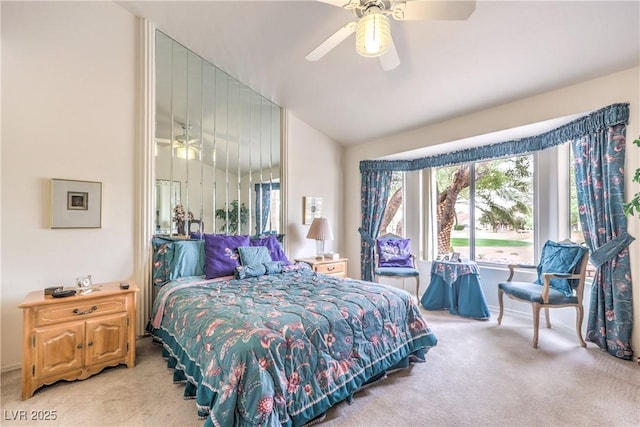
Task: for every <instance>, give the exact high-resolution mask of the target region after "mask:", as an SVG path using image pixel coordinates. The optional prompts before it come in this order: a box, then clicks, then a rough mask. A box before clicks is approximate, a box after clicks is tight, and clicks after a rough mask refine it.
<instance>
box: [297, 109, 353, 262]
mask: <svg viewBox="0 0 640 427" xmlns="http://www.w3.org/2000/svg"><path fill="white" fill-rule="evenodd" d="M286 122H287V129H285V130H284V132H285V133H286V134H287V135H288V149H287V156H288V167H287V172H286V177H287V178H286V179H287V189H286V192H287V194H286V197H287V204H288V208H287V210H288V224H286V227H285V229H286V230H287V231H286V232H287V237H286V238H287V243H288V245H289V246H288V249H289V253H288V256H289V258H290V259H291V260H293V259H294V258H305V257H310V256H315V254H316V242H315V240H309V239H307V233H308V232H309V225H304V224H302V209H303V207H302V200H303V197H304V196H312V197H322V216H324V217H326V218H327V219H328V220H329V224H330V225H331V229H332V231H333V236H334V239H335V240H333V241H327V242H326V246H325V251H329V250H332V251H334V252H340V253H341V255H343V252H344V249H343V248H344V241H345V237H344V236H343V220H344V215H343V205H342V200H343V199H342V196H343V194H344V193H343V192H342V187H343V177H342V156H343V148H342V146H340V145H339V144H337V143H336V142H334V141H333V140H332V139H330V138H329V137H327V136H326V135H324V134H322V133H320V132H319V131H317V130H316V129H314V128H312V127H311V126H309V125H307V124H306V123H304V122H303V121H301V120H300V119H298V118H297V117H296V116H295V115H294V114H293V113H291V112H287V120H286ZM354 196H355V197H356V199H357V200H358V201H359V200H360V193H359V192H358V193H357V194H355V193H354ZM359 257H360V256H359V255H358V257H356V258H354V259H352V260H350V262H349V265H348V268H349V274H351V271H352V270H351V268H352V265H353V264H358V265H359V261H358V260H359Z"/></svg>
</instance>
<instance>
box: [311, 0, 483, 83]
mask: <svg viewBox="0 0 640 427" xmlns="http://www.w3.org/2000/svg"><path fill="white" fill-rule="evenodd" d="M319 1H321V2H323V3H327V4H330V5H332V6H338V7H342V8H344V9H347V10H351V11H352V12H353V14H354V15H355V16H356V18H357V19H356V20H355V21H352V22H349V23H347V24H346V25H345V26H343V27H342V28H340V29H339V30H338V31H336V32H335V33H333V34H332V35H331V36H330V37H329V38H328V39H326V40H325V41H323V42H322V43H320V45H319V46H318V47H316V48H315V49H314V50H312V51H311V52H310V53H309V54H308V55H307V56H305V59H307V61H317V60H319V59H320V58H322V57H323V56H324V55H326V54H327V53H329V51H331V50H332V49H333V48H334V47H336V46H338V45H339V44H340V43H341V42H342V41H344V40H345V39H346V38H347V37H349V36H350V35H351V34H353V33H354V32H355V33H356V51H357V52H358V53H359V54H360V55H362V56H367V57H379V58H380V64H381V65H382V69H383V70H385V71H389V70H393V69H394V68H396V67H397V66H398V65H400V58H399V57H398V52H397V51H396V47H395V44H394V43H393V39H392V38H391V28H390V23H389V15H391V16H392V17H393V18H394V19H395V20H396V21H423V20H452V21H463V20H465V19H467V18H469V16H471V14H472V13H473V11H474V10H475V8H476V2H475V0H448V1H446V0H319Z"/></svg>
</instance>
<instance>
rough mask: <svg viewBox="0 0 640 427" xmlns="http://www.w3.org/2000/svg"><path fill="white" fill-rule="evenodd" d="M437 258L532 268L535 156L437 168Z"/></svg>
mask: <svg viewBox="0 0 640 427" xmlns="http://www.w3.org/2000/svg"><path fill="white" fill-rule="evenodd" d="M436 174H437V197H436V205H437V206H436V215H437V221H438V252H439V253H441V254H445V253H450V252H458V253H460V254H461V256H462V257H463V258H467V259H475V260H476V261H482V262H488V263H497V264H511V263H526V264H532V263H534V245H533V243H534V242H533V227H534V212H533V198H534V185H533V183H534V181H533V155H526V156H518V157H510V158H503V159H492V160H488V161H483V162H475V163H467V164H462V165H455V166H448V167H443V168H438V169H437V171H436Z"/></svg>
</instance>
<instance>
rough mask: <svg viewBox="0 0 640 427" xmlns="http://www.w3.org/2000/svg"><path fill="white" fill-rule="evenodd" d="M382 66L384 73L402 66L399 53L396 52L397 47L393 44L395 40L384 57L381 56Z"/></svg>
mask: <svg viewBox="0 0 640 427" xmlns="http://www.w3.org/2000/svg"><path fill="white" fill-rule="evenodd" d="M380 65H382V69H383V70H384V71H391V70H393V69H394V68H396V67H397V66H398V65H400V57H399V56H398V51H397V50H396V45H395V43H393V40H391V44H390V45H389V48H388V49H387V51H386V52H385V53H384V55H381V56H380Z"/></svg>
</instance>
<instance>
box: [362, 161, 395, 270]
mask: <svg viewBox="0 0 640 427" xmlns="http://www.w3.org/2000/svg"><path fill="white" fill-rule="evenodd" d="M392 175H393V172H392V171H368V172H363V173H362V185H361V187H360V188H361V201H360V203H361V208H360V219H361V224H362V226H361V227H360V228H359V229H358V231H359V232H360V268H361V276H362V280H367V281H373V269H374V265H373V264H374V249H375V246H376V238H377V237H378V235H379V234H380V225H381V224H382V217H383V216H384V210H385V209H386V207H387V199H388V198H389V188H390V187H391V177H392Z"/></svg>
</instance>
